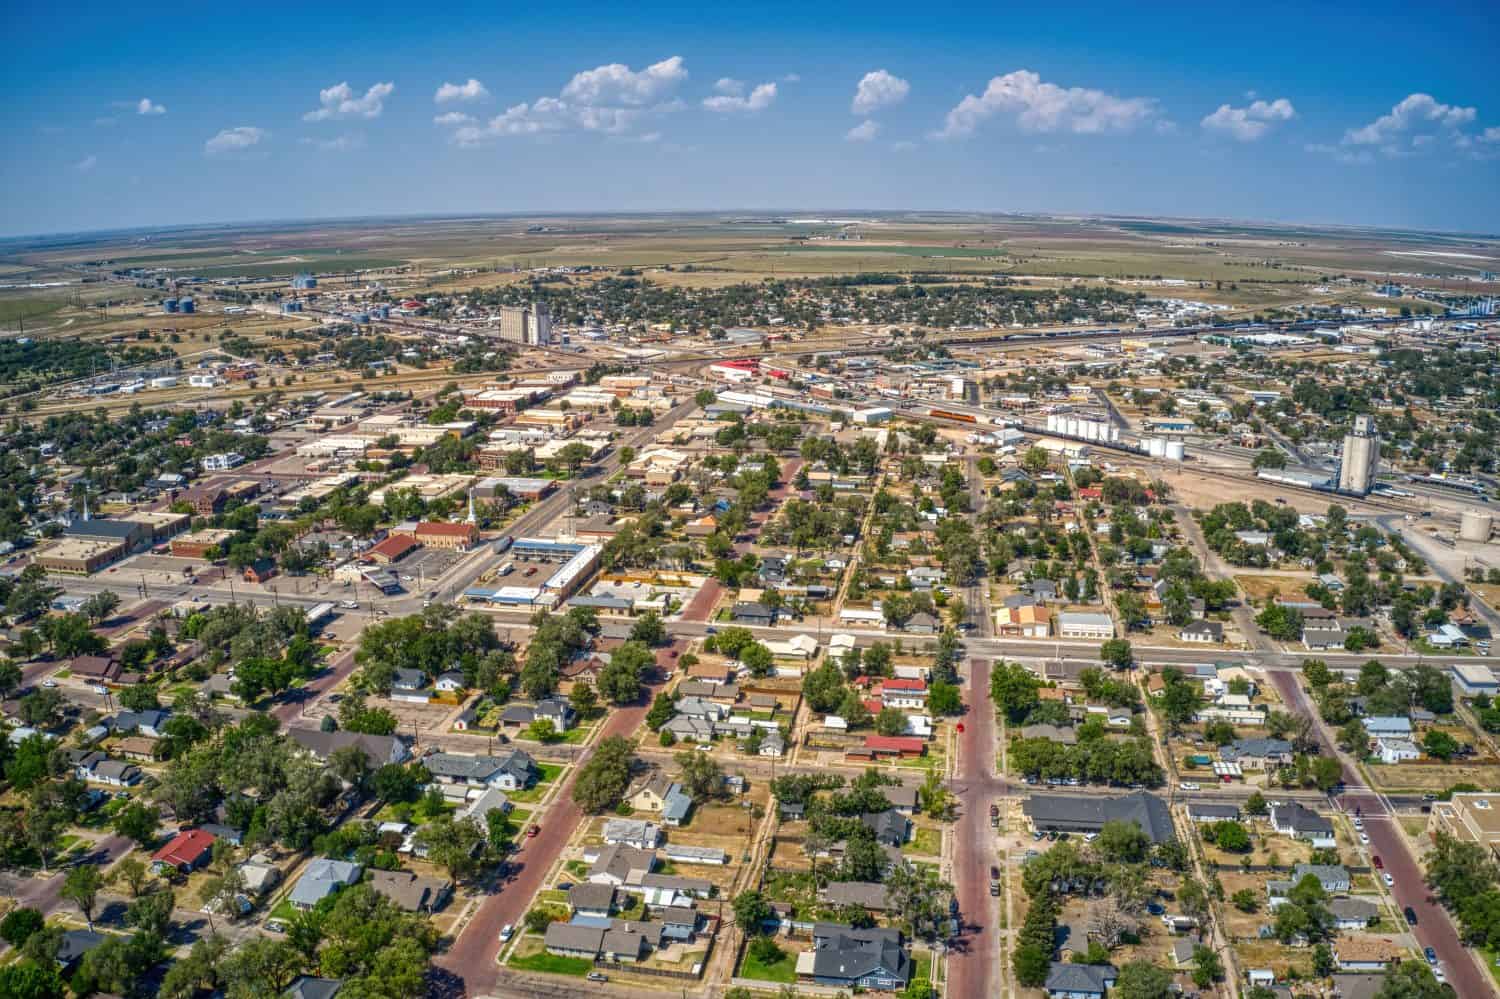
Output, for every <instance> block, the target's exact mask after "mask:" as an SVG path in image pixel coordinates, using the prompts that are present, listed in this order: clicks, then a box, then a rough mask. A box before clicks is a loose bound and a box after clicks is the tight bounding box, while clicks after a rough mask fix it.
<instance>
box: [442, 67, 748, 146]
mask: <svg viewBox="0 0 1500 999" xmlns="http://www.w3.org/2000/svg"><path fill="white" fill-rule="evenodd" d="M687 76H688V72H687V69H686V67H685V66H684V65H683V62H682V57H681V56H672V57H671V58H670V59H663V60H662V61H661V62H658V63H653V64H652V65H650V66H647V67H646V68H644V69H642V70H639V71H636V70H632V69H631V68H630V67H629V66H626V65H623V64H621V63H612V64H610V65H607V66H598V67H595V68H594V69H589V70H584V71H582V72H580V73H575V74H573V77H572V79H570V80H569V81H568V83H567V86H565V87H563V89H562V93H561V94H560V95H559V96H557V97H539V98H537V99H536V100H534V101H523V102H522V103H520V104H513V105H511V106H510V107H508V108H506V109H505V110H504V111H503V112H501V113H500V114H497V115H495V116H493V117H491V118H490V119H488V120H487V121H479V120H477V119H475V118H472V117H470V116H468V115H464V114H460V113H457V112H453V113H449V114H443V115H438V116H437V117H436V118H434V119H433V121H434V123H436V124H437V125H440V126H443V127H448V128H452V129H453V133H452V135H451V136H450V139H451V140H452V141H453V142H454V143H455V144H457V145H460V146H477V145H480V144H482V143H484V142H486V141H488V140H491V139H498V138H505V137H511V136H526V135H535V136H539V135H546V134H549V133H553V132H562V131H567V130H572V129H581V130H583V131H587V132H599V133H602V134H604V135H608V136H612V137H621V136H626V135H629V134H631V133H633V132H635V131H636V129H637V127H638V126H640V125H641V124H642V123H643V122H645V121H646V120H647V119H648V118H649V117H652V116H658V115H663V114H670V113H672V112H674V111H680V110H683V109H684V108H685V107H686V106H687V105H686V104H684V103H683V102H682V101H681V100H680V99H678V98H675V97H673V96H672V91H673V90H675V89H676V87H677V85H678V84H679V83H681V82H682V81H683V80H685V79H687ZM730 82H733V81H730ZM752 96H753V95H752ZM659 137H660V135H659V133H647V134H644V135H637V136H634V138H635V139H636V140H637V141H642V142H647V141H655V139H656V138H659Z"/></svg>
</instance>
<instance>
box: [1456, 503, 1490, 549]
mask: <svg viewBox="0 0 1500 999" xmlns="http://www.w3.org/2000/svg"><path fill="white" fill-rule="evenodd" d="M1494 529H1495V515H1494V514H1492V513H1488V512H1486V511H1484V510H1465V511H1464V512H1463V516H1462V517H1460V518H1459V521H1458V537H1459V539H1460V540H1462V541H1477V542H1479V543H1480V544H1483V543H1485V542H1486V541H1488V540H1490V532H1491V531H1493V530H1494Z"/></svg>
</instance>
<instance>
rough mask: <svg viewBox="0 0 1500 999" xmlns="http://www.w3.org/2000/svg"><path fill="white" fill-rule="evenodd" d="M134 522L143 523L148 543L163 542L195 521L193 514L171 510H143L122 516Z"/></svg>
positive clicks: (123, 518) (124, 519)
mask: <svg viewBox="0 0 1500 999" xmlns="http://www.w3.org/2000/svg"><path fill="white" fill-rule="evenodd" d="M120 519H121V520H123V521H128V522H130V523H133V524H141V525H143V526H144V527H145V528H146V530H147V532H148V534H147V538H146V540H147V543H148V544H153V545H156V544H161V543H162V542H163V541H166V540H167V539H168V538H170V537H172V536H173V535H174V534H178V533H181V532H182V531H185V530H187V529H188V525H190V524H191V523H192V522H193V518H192V516H191V515H189V514H186V513H172V512H171V511H170V510H160V511H157V510H142V511H140V512H139V513H132V514H127V515H126V516H124V517H121V518H120Z"/></svg>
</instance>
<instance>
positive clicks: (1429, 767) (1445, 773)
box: [1366, 762, 1500, 792]
mask: <svg viewBox="0 0 1500 999" xmlns="http://www.w3.org/2000/svg"><path fill="white" fill-rule="evenodd" d="M1366 769H1367V770H1368V771H1369V773H1370V777H1371V779H1372V780H1373V781H1374V784H1375V786H1376V787H1378V788H1379V789H1380V790H1382V791H1421V792H1436V791H1445V790H1447V789H1448V788H1450V787H1452V786H1453V785H1454V784H1477V785H1478V786H1479V787H1500V764H1469V765H1465V764H1459V763H1433V764H1423V763H1415V762H1408V763H1401V764H1396V765H1394V766H1387V765H1385V764H1383V763H1376V764H1371V765H1369V766H1367V767H1366Z"/></svg>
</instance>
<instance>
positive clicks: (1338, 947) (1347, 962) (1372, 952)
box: [1333, 936, 1405, 971]
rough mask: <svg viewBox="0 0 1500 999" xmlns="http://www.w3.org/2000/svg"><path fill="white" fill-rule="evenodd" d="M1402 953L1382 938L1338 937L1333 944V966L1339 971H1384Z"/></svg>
mask: <svg viewBox="0 0 1500 999" xmlns="http://www.w3.org/2000/svg"><path fill="white" fill-rule="evenodd" d="M1404 951H1405V948H1403V947H1399V946H1397V945H1396V944H1394V943H1392V942H1391V941H1389V940H1387V939H1385V938H1384V937H1371V936H1347V937H1339V938H1338V939H1336V940H1334V942H1333V964H1334V967H1336V968H1338V969H1339V970H1340V971H1384V970H1385V969H1386V968H1388V967H1390V965H1391V963H1392V962H1393V961H1399V960H1401V956H1402V954H1403V953H1404Z"/></svg>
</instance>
